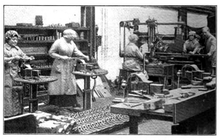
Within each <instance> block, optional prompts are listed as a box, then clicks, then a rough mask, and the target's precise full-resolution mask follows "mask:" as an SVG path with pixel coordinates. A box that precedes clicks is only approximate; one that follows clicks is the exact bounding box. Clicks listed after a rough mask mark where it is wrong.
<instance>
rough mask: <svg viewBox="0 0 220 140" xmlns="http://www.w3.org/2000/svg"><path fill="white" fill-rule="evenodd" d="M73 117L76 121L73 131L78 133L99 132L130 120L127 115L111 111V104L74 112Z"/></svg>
mask: <svg viewBox="0 0 220 140" xmlns="http://www.w3.org/2000/svg"><path fill="white" fill-rule="evenodd" d="M71 118H72V119H74V120H75V122H76V126H75V127H74V128H73V129H72V133H76V134H93V133H98V132H101V131H104V130H107V129H110V128H113V127H116V126H119V125H123V124H125V123H127V122H128V121H129V117H128V116H127V115H121V114H113V113H110V107H109V106H105V107H100V108H93V109H90V110H86V111H82V112H78V113H74V114H72V115H71Z"/></svg>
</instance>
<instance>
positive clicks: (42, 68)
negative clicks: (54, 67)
mask: <svg viewBox="0 0 220 140" xmlns="http://www.w3.org/2000/svg"><path fill="white" fill-rule="evenodd" d="M35 69H37V70H51V67H40V68H38V67H37V68H35Z"/></svg>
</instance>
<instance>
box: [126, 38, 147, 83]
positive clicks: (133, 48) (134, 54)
mask: <svg viewBox="0 0 220 140" xmlns="http://www.w3.org/2000/svg"><path fill="white" fill-rule="evenodd" d="M128 40H129V43H128V44H127V46H126V47H125V52H124V55H125V62H124V63H123V69H126V70H129V71H134V72H144V68H143V66H142V64H143V61H144V55H143V54H142V53H141V51H140V50H139V48H138V46H137V45H136V44H135V43H136V42H137V41H138V36H137V35H135V34H131V35H130V36H129V37H128ZM145 62H147V63H148V60H145ZM145 62H144V63H145ZM144 73H145V77H146V78H147V79H148V75H147V72H144Z"/></svg>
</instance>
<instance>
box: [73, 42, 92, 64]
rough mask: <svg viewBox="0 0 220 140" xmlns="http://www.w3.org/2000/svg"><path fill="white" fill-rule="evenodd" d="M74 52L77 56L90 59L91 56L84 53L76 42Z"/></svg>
mask: <svg viewBox="0 0 220 140" xmlns="http://www.w3.org/2000/svg"><path fill="white" fill-rule="evenodd" d="M73 53H74V54H75V55H76V56H80V57H83V58H85V59H86V60H87V61H89V56H87V55H84V54H83V53H82V52H81V51H80V50H79V49H78V48H77V46H76V45H75V43H74V50H73Z"/></svg>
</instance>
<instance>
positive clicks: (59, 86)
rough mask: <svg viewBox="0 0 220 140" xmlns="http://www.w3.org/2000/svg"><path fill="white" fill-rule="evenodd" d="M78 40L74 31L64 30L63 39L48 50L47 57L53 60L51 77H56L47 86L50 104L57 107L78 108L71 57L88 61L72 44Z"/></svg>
mask: <svg viewBox="0 0 220 140" xmlns="http://www.w3.org/2000/svg"><path fill="white" fill-rule="evenodd" d="M76 38H78V34H77V33H76V31H74V30H72V29H66V30H64V31H63V37H61V38H60V39H57V40H56V41H55V42H54V43H53V45H52V46H51V48H50V50H49V55H50V56H51V57H52V58H54V59H55V60H54V62H53V66H52V69H51V76H56V77H57V78H58V80H57V81H55V82H52V83H50V84H49V94H50V104H53V105H56V106H59V107H80V104H78V102H77V100H76V92H77V86H76V79H75V75H74V74H73V73H72V72H73V71H74V68H75V67H74V65H75V63H76V62H75V61H74V60H73V59H71V57H83V58H84V59H86V60H87V61H89V57H88V56H87V55H84V54H83V53H82V52H81V51H80V50H79V49H78V48H77V46H76V44H75V43H74V42H73V40H74V39H76Z"/></svg>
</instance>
